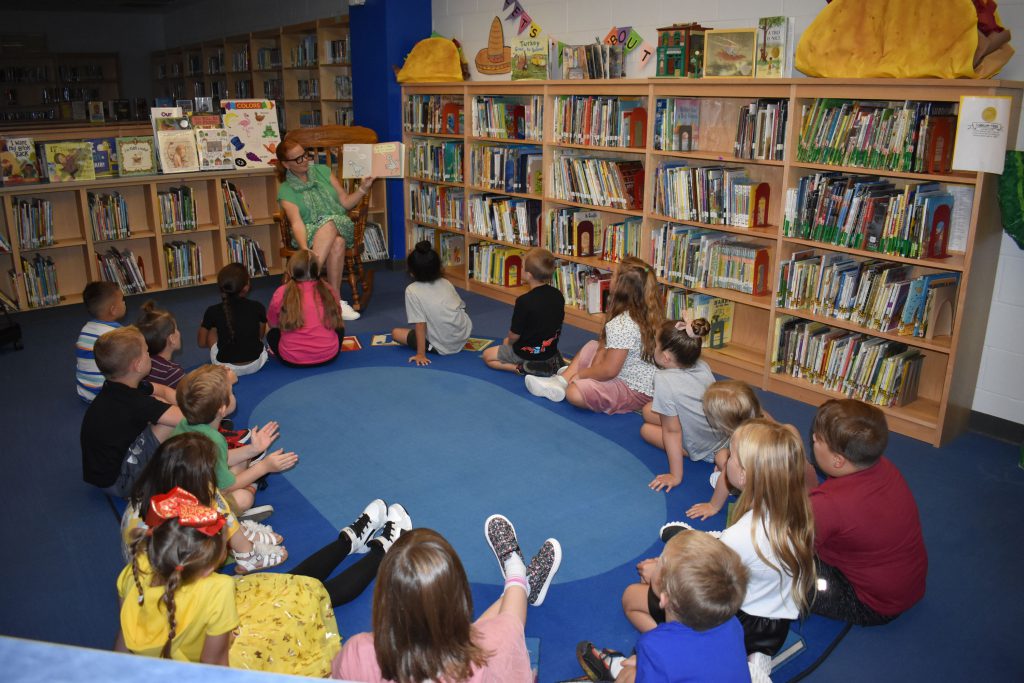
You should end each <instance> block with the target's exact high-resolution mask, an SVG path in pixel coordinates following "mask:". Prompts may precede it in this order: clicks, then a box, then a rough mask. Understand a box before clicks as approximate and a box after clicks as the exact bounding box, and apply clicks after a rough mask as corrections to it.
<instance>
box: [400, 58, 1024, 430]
mask: <svg viewBox="0 0 1024 683" xmlns="http://www.w3.org/2000/svg"><path fill="white" fill-rule="evenodd" d="M1021 87H1022V86H1021V84H1019V83H1016V82H1009V81H987V82H984V81H977V82H968V81H955V82H954V81H925V80H913V81H901V80H856V81H852V80H846V81H843V80H829V79H767V80H766V79H732V78H730V79H724V78H723V79H679V80H670V79H651V80H628V79H615V80H583V81H519V82H511V83H496V82H485V83H472V84H416V85H410V86H406V87H405V88H404V89H403V124H404V131H405V133H404V135H405V138H404V139H405V144H406V152H407V155H408V165H407V168H408V174H407V177H406V180H405V196H406V207H407V208H406V245H407V248H409V249H411V248H412V245H413V244H415V242H417V241H419V240H421V239H427V240H430V241H431V242H432V243H433V244H434V246H435V247H436V248H437V249H438V251H439V252H440V253H441V254H442V259H443V261H444V264H445V276H446V277H448V278H449V279H450V280H452V281H453V282H454V283H455V284H457V285H458V286H460V287H463V288H465V289H468V290H470V291H474V292H479V293H481V294H484V295H486V296H491V297H494V298H497V299H500V300H503V301H508V302H511V301H513V300H514V299H515V297H516V296H518V295H519V294H521V293H522V292H523V291H525V290H524V287H523V285H522V283H521V281H520V273H521V267H522V256H523V254H524V253H525V252H526V251H527V250H528V249H529V248H530V247H532V246H544V247H546V248H548V249H550V250H551V251H552V252H553V253H554V254H555V255H556V256H557V258H558V260H559V262H558V269H557V270H556V272H555V275H554V278H553V280H554V285H555V286H557V287H558V288H559V289H560V290H561V291H562V292H563V294H564V295H565V298H566V321H567V322H568V323H569V324H572V325H576V326H579V327H582V328H585V329H588V330H591V331H594V332H597V331H599V330H600V329H601V326H602V325H603V323H604V316H603V313H602V311H603V308H604V305H603V304H604V300H605V297H606V293H607V291H608V287H609V285H610V278H611V273H612V271H613V270H614V268H615V264H616V263H617V262H618V261H619V260H621V258H623V257H624V256H626V255H634V256H638V257H640V258H642V259H644V260H645V261H647V262H648V263H649V264H650V265H651V266H652V268H653V269H654V272H655V274H656V275H657V278H658V281H659V283H660V284H661V285H662V288H663V295H664V300H665V310H666V314H667V315H668V316H669V317H670V318H673V319H677V318H679V317H682V316H684V315H685V316H700V317H705V318H707V319H708V320H709V321H711V323H712V333H711V335H710V336H709V337H708V339H707V340H706V349H705V353H704V358H706V359H707V360H708V361H709V362H710V363H711V365H712V368H713V369H714V370H715V372H717V373H719V374H722V375H726V376H729V377H735V378H739V379H743V380H745V381H747V382H750V383H751V384H753V385H755V386H758V387H760V388H763V389H770V390H772V391H775V392H777V393H780V394H783V395H786V396H790V397H793V398H796V399H799V400H802V401H806V402H809V403H814V404H818V403H821V402H822V401H824V400H826V399H828V398H831V397H839V396H851V397H857V398H860V399H863V400H865V401H869V402H871V403H874V404H876V405H879V406H880V407H881V408H882V409H883V410H884V411H885V412H886V414H887V415H888V417H889V422H890V426H891V428H892V429H893V430H894V431H897V432H900V433H903V434H907V435H910V436H912V437H914V438H918V439H921V440H924V441H927V442H930V443H933V444H936V445H938V444H942V443H945V442H946V441H948V440H949V439H950V438H952V437H953V436H956V435H957V434H959V433H961V432H962V431H963V430H964V429H965V427H966V420H967V417H968V414H969V411H970V406H971V403H972V400H973V392H974V386H975V384H976V380H977V374H978V368H979V359H980V355H981V346H982V342H983V335H984V330H985V323H986V318H987V315H988V309H989V300H990V297H991V293H992V287H993V281H994V272H993V271H994V269H992V268H990V267H987V266H986V265H983V266H982V267H980V268H979V267H976V265H977V264H991V263H993V262H995V260H996V258H997V255H998V249H999V217H998V214H997V208H996V207H997V203H996V200H995V184H996V181H995V178H994V177H993V176H991V175H987V174H984V173H973V172H972V173H967V172H963V171H953V170H952V169H951V159H952V151H953V146H954V140H955V131H956V123H957V115H958V111H959V102H960V98H961V96H965V95H968V96H981V97H985V96H1009V97H1010V98H1011V102H1012V110H1011V115H1010V121H1011V124H1010V130H1009V131H1008V132H1009V139H1011V140H1012V139H1014V138H1015V135H1016V126H1017V122H1018V120H1019V118H1020V109H1021Z"/></svg>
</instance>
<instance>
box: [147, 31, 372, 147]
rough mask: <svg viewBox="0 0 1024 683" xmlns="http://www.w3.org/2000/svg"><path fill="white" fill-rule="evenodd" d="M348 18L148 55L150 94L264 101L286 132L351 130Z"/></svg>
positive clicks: (350, 64) (248, 34) (207, 42)
mask: <svg viewBox="0 0 1024 683" xmlns="http://www.w3.org/2000/svg"><path fill="white" fill-rule="evenodd" d="M348 33H349V21H348V17H347V16H339V17H329V18H323V19H317V20H315V21H309V22H305V23H302V24H293V25H289V26H282V27H279V28H271V29H267V30H264V31H257V32H253V33H245V34H240V35H235V36H227V37H225V38H218V39H214V40H208V41H205V42H203V43H200V44H197V45H188V46H183V47H178V48H173V49H169V50H162V51H159V52H154V53H153V54H152V57H151V62H152V68H153V78H154V90H155V92H156V93H157V95H158V96H162V97H169V98H171V99H175V100H177V99H191V98H194V97H217V98H220V99H250V98H257V99H268V100H275V101H276V102H278V104H279V106H280V107H281V111H282V117H281V125H282V127H283V128H284V129H286V130H292V129H295V128H300V127H312V126H321V125H346V126H350V125H353V116H352V61H351V54H350V49H349V40H348Z"/></svg>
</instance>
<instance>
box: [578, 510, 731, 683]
mask: <svg viewBox="0 0 1024 683" xmlns="http://www.w3.org/2000/svg"><path fill="white" fill-rule="evenodd" d="M656 562H657V564H658V572H657V573H656V574H655V576H654V580H653V581H652V583H651V589H652V591H653V593H654V595H655V599H656V600H657V602H658V605H659V606H660V607H661V609H663V610H664V612H665V620H664V622H662V623H661V624H659V625H658V626H657V627H655V628H654V629H652V630H650V631H648V632H647V633H644V634H643V635H641V636H640V638H639V639H638V640H637V642H636V654H635V655H634V656H632V657H629V658H626V657H625V656H623V655H622V654H621V653H619V652H616V651H614V650H607V649H601V650H599V649H597V648H596V647H594V645H593V644H592V643H590V642H586V641H584V642H582V643H580V644H579V645H578V646H577V647H576V657H577V659H578V660H579V662H580V665H581V666H582V667H583V670H584V671H585V672H586V673H587V677H588V678H589V679H590V680H592V681H612V680H614V681H616V682H617V683H623V682H631V681H633V680H634V679H640V680H644V681H655V682H659V683H660V682H664V683H669V682H670V681H672V682H675V681H679V682H682V681H707V682H708V683H711V682H712V681H714V682H716V683H717V682H719V681H723V682H725V681H736V682H740V681H743V682H746V681H749V680H750V670H749V668H748V665H747V655H746V651H745V650H744V647H743V627H742V626H741V625H740V622H739V620H738V619H737V618H736V613H737V611H738V610H739V608H740V605H741V604H743V598H744V596H745V595H746V592H747V581H748V578H749V575H750V572H749V570H748V569H747V568H746V567H745V566H744V565H743V562H742V560H741V559H740V556H739V555H737V554H736V552H735V551H734V550H732V549H731V548H729V547H728V546H727V545H725V544H724V543H722V542H721V541H720V540H718V539H717V538H714V537H713V536H711V535H709V534H705V533H702V532H700V531H692V530H688V531H682V532H679V533H677V534H676V535H675V536H673V537H672V538H671V539H669V541H668V543H666V544H665V549H664V550H663V551H662V553H661V557H659V558H658V559H657V560H656Z"/></svg>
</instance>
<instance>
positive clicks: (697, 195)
mask: <svg viewBox="0 0 1024 683" xmlns="http://www.w3.org/2000/svg"><path fill="white" fill-rule="evenodd" d="M654 178H655V180H654V211H655V212H656V213H659V214H661V215H663V216H668V217H670V218H676V219H678V220H683V221H695V222H699V223H709V224H711V225H732V226H735V227H739V228H751V227H762V226H765V225H767V224H768V203H769V199H770V195H771V188H770V186H769V185H768V183H763V182H759V181H757V180H754V179H752V178H749V177H747V169H746V168H743V167H742V166H734V167H730V166H690V165H689V164H688V163H687V162H684V161H673V162H667V163H663V164H660V165H659V166H658V168H657V170H656V171H655V176H654Z"/></svg>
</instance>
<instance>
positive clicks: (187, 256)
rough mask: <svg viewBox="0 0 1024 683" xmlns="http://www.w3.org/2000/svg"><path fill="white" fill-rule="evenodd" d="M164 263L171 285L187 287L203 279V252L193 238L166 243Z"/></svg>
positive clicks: (169, 284) (168, 283)
mask: <svg viewBox="0 0 1024 683" xmlns="http://www.w3.org/2000/svg"><path fill="white" fill-rule="evenodd" d="M164 265H165V266H166V267H167V285H168V286H169V287H187V286H189V285H198V284H201V283H202V281H203V252H202V250H201V249H200V248H199V245H198V244H196V243H195V242H193V241H192V240H188V241H186V242H181V241H177V240H176V241H174V242H171V243H170V244H168V243H164Z"/></svg>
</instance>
